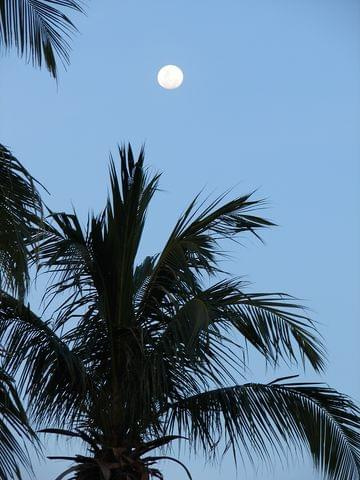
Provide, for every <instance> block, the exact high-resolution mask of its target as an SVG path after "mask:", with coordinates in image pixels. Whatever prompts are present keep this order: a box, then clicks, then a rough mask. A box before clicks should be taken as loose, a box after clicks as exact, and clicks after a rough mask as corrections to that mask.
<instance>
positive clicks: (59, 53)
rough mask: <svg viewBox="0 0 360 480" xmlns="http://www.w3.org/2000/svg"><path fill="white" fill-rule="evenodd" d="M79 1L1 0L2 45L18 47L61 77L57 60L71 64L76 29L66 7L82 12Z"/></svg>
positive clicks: (37, 64) (55, 75)
mask: <svg viewBox="0 0 360 480" xmlns="http://www.w3.org/2000/svg"><path fill="white" fill-rule="evenodd" d="M81 4H82V2H81V1H79V0H0V47H3V48H5V49H10V48H12V47H15V48H16V50H17V52H18V54H19V55H20V56H24V57H25V58H26V60H27V61H30V62H31V63H32V64H33V65H35V66H38V67H41V66H42V65H43V64H45V66H46V68H47V69H48V70H49V72H50V73H51V75H52V76H53V77H55V78H56V77H57V61H58V59H60V61H61V62H62V63H63V64H65V65H66V64H68V63H69V50H70V44H69V38H70V36H71V34H72V33H74V32H75V31H76V28H75V26H74V24H73V23H72V21H71V20H70V19H69V17H68V16H67V15H65V13H64V11H63V10H69V9H72V10H77V11H78V12H81V11H82V8H81Z"/></svg>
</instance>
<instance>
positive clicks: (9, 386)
mask: <svg viewBox="0 0 360 480" xmlns="http://www.w3.org/2000/svg"><path fill="white" fill-rule="evenodd" d="M20 438H22V439H23V440H25V439H27V440H30V441H32V442H34V446H35V445H36V443H37V440H36V435H35V433H34V432H33V431H32V429H31V427H30V425H29V423H28V419H27V417H26V413H25V410H24V408H23V406H22V404H21V401H20V398H19V396H18V393H17V391H16V389H15V385H14V382H13V380H12V378H11V377H10V376H9V375H8V374H7V373H6V372H5V371H4V370H3V369H2V368H0V477H1V478H4V479H6V478H16V476H17V473H18V472H19V465H22V466H23V467H25V469H26V470H27V471H28V472H29V473H30V472H31V464H30V458H29V456H28V455H27V452H26V448H25V445H24V443H23V442H22V441H21V440H19V439H20Z"/></svg>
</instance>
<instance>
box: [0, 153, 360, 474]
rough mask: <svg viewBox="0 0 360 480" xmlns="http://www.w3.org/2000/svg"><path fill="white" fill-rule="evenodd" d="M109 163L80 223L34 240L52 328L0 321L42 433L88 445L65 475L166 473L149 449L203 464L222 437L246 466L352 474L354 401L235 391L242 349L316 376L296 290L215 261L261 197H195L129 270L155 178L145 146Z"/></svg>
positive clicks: (296, 391)
mask: <svg viewBox="0 0 360 480" xmlns="http://www.w3.org/2000/svg"><path fill="white" fill-rule="evenodd" d="M119 155H120V159H121V173H120V175H119V176H118V175H117V173H116V168H115V166H114V162H113V161H111V164H110V183H111V191H110V198H109V199H108V202H107V204H106V207H105V209H104V210H103V211H102V212H101V213H100V214H99V215H91V216H90V217H89V219H88V222H87V225H86V227H85V228H84V227H82V226H81V224H80V221H79V219H78V217H77V215H76V214H75V213H73V214H71V215H70V214H66V213H53V214H51V216H50V218H49V221H47V222H44V223H43V224H42V225H40V227H39V229H38V231H37V233H36V235H34V238H33V239H32V240H33V242H34V243H36V245H37V247H36V249H34V250H33V256H34V258H37V259H38V268H39V269H40V270H41V271H44V272H48V273H49V274H50V285H49V287H48V289H47V292H46V298H47V303H48V307H49V308H50V306H51V305H52V301H53V300H54V299H55V300H56V308H55V311H54V312H53V316H52V321H46V320H44V319H41V318H39V317H37V316H36V315H34V314H33V313H32V312H30V310H29V309H22V310H21V311H19V309H16V302H15V303H14V300H13V299H12V298H11V297H9V296H7V297H4V303H3V311H2V312H0V318H1V321H0V340H1V338H2V339H3V340H6V341H7V345H8V353H9V356H8V358H7V361H6V363H5V366H6V368H7V370H8V371H9V372H10V373H11V374H13V375H15V374H16V373H17V372H19V374H20V375H21V377H20V378H21V380H20V387H21V390H22V391H23V392H24V393H25V394H26V395H27V397H28V398H29V399H30V407H31V414H32V416H33V418H34V420H35V422H36V424H37V425H38V426H39V427H41V428H44V427H52V428H51V429H50V430H47V431H48V432H51V433H56V434H62V435H66V436H70V437H78V438H81V439H82V440H84V442H85V443H86V444H87V446H88V452H87V455H84V456H83V455H75V456H71V459H72V460H73V461H74V464H73V466H72V467H71V468H70V469H69V470H68V471H66V472H65V473H64V475H63V476H61V477H59V480H60V478H63V477H64V478H65V477H67V478H73V479H76V480H100V479H104V478H105V479H108V480H148V479H149V478H150V477H155V478H159V479H161V478H162V476H161V473H160V471H159V470H158V469H157V468H155V463H156V462H158V461H159V460H161V459H162V458H167V457H163V456H161V455H160V456H158V455H151V454H150V452H151V450H153V449H155V448H160V447H161V448H163V449H164V448H165V447H166V446H167V445H168V444H169V443H171V442H172V441H173V440H176V439H177V438H179V436H184V437H186V438H187V439H188V441H189V444H190V447H191V448H193V449H194V450H195V451H196V450H197V449H199V448H200V449H202V451H203V452H204V454H205V455H206V456H208V457H210V458H213V457H214V455H216V453H217V451H218V449H219V446H218V445H219V442H220V441H224V442H225V450H227V449H229V448H230V449H232V450H233V452H234V455H235V456H237V455H240V456H241V455H244V454H245V455H248V456H249V457H250V459H253V458H254V455H257V456H260V457H261V458H263V459H265V460H269V459H271V458H272V456H273V454H274V452H276V453H277V454H278V455H281V454H282V453H283V452H284V451H285V450H286V448H287V447H291V446H292V447H295V451H299V449H301V448H304V447H305V448H307V449H308V450H309V451H310V453H311V455H312V456H313V459H314V464H315V466H316V467H317V468H318V469H319V470H320V471H321V472H323V473H324V474H325V475H326V476H327V478H329V479H334V480H335V479H336V480H359V472H360V458H359V452H360V433H359V427H360V423H359V422H360V420H359V411H358V409H357V408H356V407H355V405H354V404H353V403H352V402H351V400H350V399H349V398H347V397H346V396H344V395H342V394H340V393H338V392H336V391H335V390H333V389H331V388H328V387H325V386H323V385H317V384H302V383H290V384H284V383H283V382H281V381H275V382H273V383H271V384H267V385H263V384H255V383H254V384H248V383H246V384H238V382H239V380H240V379H242V378H243V377H244V374H245V372H246V364H247V360H248V355H247V350H248V349H249V348H250V347H253V348H254V349H256V350H257V351H258V352H259V353H260V354H261V355H262V356H263V357H264V359H265V360H266V361H267V362H268V363H269V364H271V365H273V366H275V365H277V364H278V363H279V362H280V361H285V362H288V363H290V364H293V365H294V364H297V363H300V364H308V365H310V366H311V367H313V368H314V369H315V370H316V371H321V370H322V369H323V367H324V349H323V346H322V344H321V342H320V341H319V339H318V337H319V335H318V333H317V330H316V327H315V325H314V323H313V322H312V321H311V320H310V319H309V318H308V317H307V315H306V314H305V312H304V311H303V309H302V308H301V306H300V305H298V304H297V302H296V301H295V300H294V299H293V298H292V297H290V296H288V295H285V294H283V293H271V294H267V293H254V292H251V291H250V290H249V286H248V285H247V284H245V283H244V282H242V281H241V280H239V279H233V278H229V275H228V274H226V273H225V272H223V271H222V270H221V269H220V268H219V261H220V260H221V258H222V256H223V253H222V250H221V241H222V240H224V239H232V240H238V239H239V238H240V239H241V237H242V236H243V235H246V234H250V235H254V236H255V237H256V238H259V232H260V231H261V230H262V229H264V228H267V227H270V226H271V225H272V223H271V222H270V221H268V220H266V219H264V218H261V217H259V216H257V215H255V214H254V211H255V210H256V208H258V207H259V206H261V205H262V202H261V201H257V200H254V199H253V198H252V195H245V196H240V197H237V198H235V199H233V200H231V201H227V199H226V197H225V196H221V197H219V198H217V199H216V200H215V201H213V202H212V203H211V204H210V205H205V204H201V203H199V199H198V198H197V199H195V200H194V201H193V202H191V204H190V205H189V207H188V208H187V209H186V211H185V212H184V214H183V215H182V216H181V217H180V219H179V220H178V222H177V223H176V224H175V227H174V229H173V231H172V233H171V234H170V237H169V239H168V241H167V242H166V244H165V247H164V249H163V250H162V252H159V253H158V254H157V255H154V256H152V257H146V258H145V260H144V261H142V262H140V263H139V264H137V258H138V248H139V243H140V240H141V236H142V232H143V227H144V221H145V217H146V212H147V209H148V206H149V203H150V201H151V198H152V196H153V195H154V193H155V192H156V190H157V185H158V180H159V176H158V175H154V176H150V175H148V173H147V172H146V170H145V169H144V166H143V162H144V156H143V152H141V153H140V155H139V158H138V160H137V161H136V162H135V160H134V157H133V153H132V150H131V148H130V147H129V148H128V150H127V151H125V149H124V148H121V149H120V150H119ZM59 299H60V301H61V303H60V304H59ZM283 380H284V379H283ZM59 429H61V430H59ZM219 453H221V452H219Z"/></svg>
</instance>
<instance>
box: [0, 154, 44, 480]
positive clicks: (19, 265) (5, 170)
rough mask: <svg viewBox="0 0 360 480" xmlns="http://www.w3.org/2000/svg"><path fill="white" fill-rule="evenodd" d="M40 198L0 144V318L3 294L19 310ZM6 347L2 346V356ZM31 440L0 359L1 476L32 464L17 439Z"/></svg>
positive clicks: (28, 177)
mask: <svg viewBox="0 0 360 480" xmlns="http://www.w3.org/2000/svg"><path fill="white" fill-rule="evenodd" d="M41 210H42V207H41V199H40V196H39V193H38V191H37V189H36V187H35V181H34V179H33V178H32V177H31V175H30V174H29V173H28V172H27V171H26V169H25V168H24V167H23V166H22V165H21V164H20V163H19V162H18V160H17V159H16V158H15V157H14V156H13V155H12V154H11V152H10V151H9V150H8V149H7V148H5V147H4V146H3V145H0V322H2V321H4V320H5V319H6V318H7V310H8V309H7V307H6V304H4V302H3V299H4V298H5V297H6V298H10V297H9V295H8V294H7V293H5V290H6V291H8V292H11V293H13V294H14V295H15V296H16V298H14V299H13V305H12V307H11V311H13V310H14V308H16V309H17V310H19V311H20V310H21V307H20V305H21V301H22V300H23V297H24V294H25V292H26V289H27V286H28V281H29V272H28V246H27V243H28V241H29V238H30V237H31V235H32V229H33V228H34V226H35V223H39V222H38V219H39V218H40V214H41ZM5 355H6V350H5V349H4V348H1V345H0V360H2V359H3V357H4V356H5ZM19 435H20V436H21V438H22V439H29V440H31V441H36V440H35V435H34V432H33V431H32V429H31V428H30V426H29V423H28V420H27V417H26V414H25V411H24V408H23V407H22V404H21V401H20V398H19V395H18V393H17V391H16V388H15V384H14V381H13V379H12V378H11V377H10V376H9V375H8V374H7V373H6V371H5V370H4V369H3V368H2V367H1V363H0V478H2V479H7V478H9V477H11V475H15V474H16V473H17V472H18V468H19V462H20V463H21V464H23V465H25V466H26V467H28V468H29V467H30V464H29V458H28V456H27V455H26V450H25V449H24V446H23V445H22V442H21V441H19Z"/></svg>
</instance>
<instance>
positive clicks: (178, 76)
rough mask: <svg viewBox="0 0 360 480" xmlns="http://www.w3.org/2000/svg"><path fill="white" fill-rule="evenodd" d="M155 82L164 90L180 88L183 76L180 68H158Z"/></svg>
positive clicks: (171, 66) (173, 66) (169, 66)
mask: <svg viewBox="0 0 360 480" xmlns="http://www.w3.org/2000/svg"><path fill="white" fill-rule="evenodd" d="M157 80H158V82H159V85H160V86H161V87H163V88H166V90H174V88H178V87H180V85H181V84H182V83H183V80H184V74H183V72H182V70H181V68H179V67H177V66H176V65H165V66H164V67H162V68H160V70H159V72H158V75H157Z"/></svg>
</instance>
